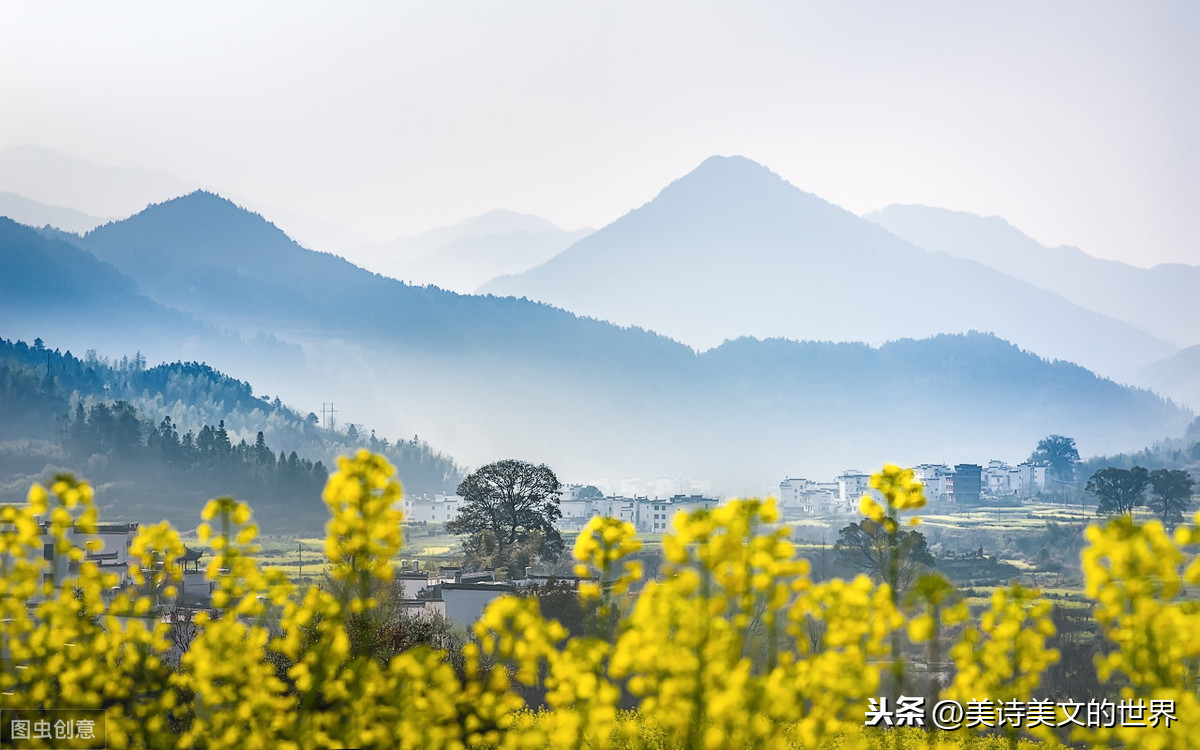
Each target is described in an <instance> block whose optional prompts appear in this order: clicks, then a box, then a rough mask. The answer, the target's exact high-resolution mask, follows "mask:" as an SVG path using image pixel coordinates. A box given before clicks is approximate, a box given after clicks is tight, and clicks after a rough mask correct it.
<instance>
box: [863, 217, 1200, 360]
mask: <svg viewBox="0 0 1200 750" xmlns="http://www.w3.org/2000/svg"><path fill="white" fill-rule="evenodd" d="M863 218H865V219H868V220H869V221H872V222H875V223H876V224H878V225H879V226H881V227H883V228H885V229H887V230H888V231H889V232H892V233H893V234H895V235H896V236H897V237H900V238H902V239H905V240H907V241H909V242H911V243H912V244H914V245H917V246H918V247H922V248H925V249H926V250H931V251H934V252H938V253H945V254H947V255H951V256H954V257H956V258H969V259H971V260H975V261H978V262H980V263H983V264H984V265H986V266H988V267H989V268H994V269H996V270H997V271H1000V272H1001V273H1005V274H1008V275H1009V276H1012V277H1013V278H1017V279H1020V280H1022V281H1025V282H1028V283H1030V284H1033V285H1035V286H1037V287H1039V288H1041V289H1045V290H1047V291H1049V292H1053V293H1054V294H1057V295H1059V296H1060V297H1063V298H1064V299H1067V300H1070V301H1071V302H1074V303H1075V304H1077V305H1080V306H1081V307H1084V308H1086V309H1088V310H1091V311H1093V312H1096V313H1100V314H1103V315H1108V316H1111V317H1113V318H1116V319H1117V320H1120V321H1123V322H1125V323H1128V324H1130V325H1133V326H1137V327H1138V328H1140V329H1142V330H1144V331H1146V332H1148V333H1150V334H1151V335H1153V336H1156V337H1158V338H1160V339H1162V340H1163V341H1166V342H1168V343H1170V344H1172V345H1174V346H1177V347H1189V346H1194V345H1196V344H1200V294H1197V293H1196V290H1198V289H1200V266H1189V265H1185V264H1182V263H1163V264H1160V265H1157V266H1154V267H1153V268H1139V267H1137V266H1131V265H1129V264H1127V263H1120V262H1118V261H1112V260H1102V259H1100V258H1094V257H1092V256H1090V255H1088V254H1087V253H1085V252H1083V251H1082V250H1080V249H1079V248H1076V247H1069V246H1065V245H1064V246H1059V247H1053V248H1051V247H1045V246H1043V245H1041V244H1039V243H1038V242H1036V241H1035V240H1033V239H1032V238H1031V237H1029V236H1027V235H1025V234H1023V233H1022V232H1021V231H1020V230H1018V229H1017V228H1016V227H1014V226H1012V225H1011V224H1009V223H1008V222H1007V221H1005V220H1004V219H1002V218H1000V217H998V216H988V217H982V216H976V215H974V214H969V213H963V212H959V211H947V210H945V209H941V208H929V207H928V206H895V205H893V206H888V207H886V208H884V209H881V210H879V211H875V212H873V213H869V214H866V215H865V216H864V217H863Z"/></svg>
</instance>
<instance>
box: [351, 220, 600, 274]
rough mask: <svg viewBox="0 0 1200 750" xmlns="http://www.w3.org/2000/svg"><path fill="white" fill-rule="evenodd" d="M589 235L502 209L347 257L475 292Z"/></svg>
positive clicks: (377, 269)
mask: <svg viewBox="0 0 1200 750" xmlns="http://www.w3.org/2000/svg"><path fill="white" fill-rule="evenodd" d="M590 232H591V230H590V229H579V230H575V231H567V230H565V229H560V228H559V227H556V226H554V225H553V224H551V223H550V222H548V221H546V220H545V219H543V218H540V217H538V216H531V215H529V214H519V213H515V212H513V211H505V210H502V209H501V210H496V211H489V212H488V213H486V214H483V215H481V216H476V217H474V218H472V219H467V220H465V221H461V222H459V223H457V224H453V225H451V226H448V227H441V228H438V229H434V230H431V231H429V232H426V233H425V234H422V235H418V236H416V237H401V238H399V239H396V240H392V241H391V242H383V243H378V244H371V245H361V246H359V247H354V248H350V249H349V250H347V251H346V252H345V253H343V255H344V256H345V257H346V258H348V259H350V260H352V261H354V263H355V264H357V265H359V266H362V267H363V268H367V269H370V270H372V271H375V272H377V273H380V274H383V275H384V276H390V277H391V278H393V279H402V280H404V281H407V282H409V283H411V284H432V285H434V286H439V287H441V288H442V289H448V290H450V291H453V292H460V293H462V294H471V293H472V292H474V291H475V290H476V289H477V288H478V287H479V286H480V285H481V284H483V283H484V282H487V281H491V280H492V279H493V278H495V277H497V276H503V275H508V274H514V273H521V272H523V271H526V270H528V269H530V268H533V267H534V266H536V265H539V264H541V263H544V262H545V261H547V260H549V259H550V258H553V257H554V256H555V255H557V254H558V253H560V252H562V251H563V250H565V249H566V248H567V247H569V246H570V245H572V244H573V243H574V242H575V241H576V240H579V239H581V238H583V237H586V236H587V235H588V234H589V233H590Z"/></svg>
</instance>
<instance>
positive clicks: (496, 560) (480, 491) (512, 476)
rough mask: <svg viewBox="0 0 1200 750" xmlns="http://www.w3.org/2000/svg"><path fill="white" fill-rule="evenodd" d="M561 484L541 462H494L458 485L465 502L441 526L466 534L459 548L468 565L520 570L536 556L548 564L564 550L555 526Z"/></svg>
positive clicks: (559, 516)
mask: <svg viewBox="0 0 1200 750" xmlns="http://www.w3.org/2000/svg"><path fill="white" fill-rule="evenodd" d="M561 487H562V485H561V484H560V483H559V481H558V477H557V476H555V474H554V471H553V470H551V469H550V467H548V466H546V465H545V464H541V465H538V466H534V465H533V464H531V463H529V462H527V461H518V460H515V459H506V460H503V461H496V462H495V463H491V464H488V465H487V466H483V467H480V468H479V469H476V470H475V471H473V472H471V473H470V474H469V475H468V476H467V478H466V479H464V480H463V482H462V484H460V485H459V486H458V494H459V495H460V496H461V497H462V498H463V501H464V502H463V504H462V505H461V506H459V509H458V515H457V516H455V517H454V519H453V520H451V521H450V522H449V523H447V524H446V530H447V531H449V532H450V533H451V534H458V535H462V536H466V537H467V541H465V542H464V544H463V548H464V550H465V551H466V552H467V558H468V560H467V562H468V564H469V565H475V566H479V567H500V566H507V567H510V568H524V567H525V566H527V565H531V564H533V563H534V562H535V561H537V560H539V559H540V560H546V561H549V562H553V561H554V560H556V559H557V558H558V556H559V555H560V554H561V553H562V550H563V540H562V536H561V535H560V534H559V533H558V530H557V529H555V528H554V522H555V521H557V520H558V519H560V518H562V511H561V510H560V509H559V505H558V496H559V492H560V489H561Z"/></svg>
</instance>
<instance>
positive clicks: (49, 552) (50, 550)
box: [42, 543, 54, 560]
mask: <svg viewBox="0 0 1200 750" xmlns="http://www.w3.org/2000/svg"><path fill="white" fill-rule="evenodd" d="M42 559H43V560H53V559H54V544H53V543H50V544H47V545H46V546H44V547H42Z"/></svg>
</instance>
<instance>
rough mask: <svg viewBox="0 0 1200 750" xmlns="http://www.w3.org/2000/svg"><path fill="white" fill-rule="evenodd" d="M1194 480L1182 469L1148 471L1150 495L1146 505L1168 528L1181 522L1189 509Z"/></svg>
mask: <svg viewBox="0 0 1200 750" xmlns="http://www.w3.org/2000/svg"><path fill="white" fill-rule="evenodd" d="M1195 483H1196V482H1195V480H1194V479H1192V477H1191V475H1190V474H1188V473H1187V472H1186V471H1184V470H1183V469H1156V470H1154V471H1152V472H1150V488H1151V495H1150V499H1149V502H1148V503H1147V505H1149V506H1150V510H1152V511H1154V514H1155V515H1156V516H1158V517H1159V519H1160V520H1161V521H1162V522H1163V525H1164V526H1166V527H1167V528H1169V529H1173V528H1175V526H1176V525H1177V524H1180V523H1182V522H1183V514H1184V513H1185V512H1187V511H1188V510H1191V505H1192V485H1194V484H1195Z"/></svg>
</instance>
